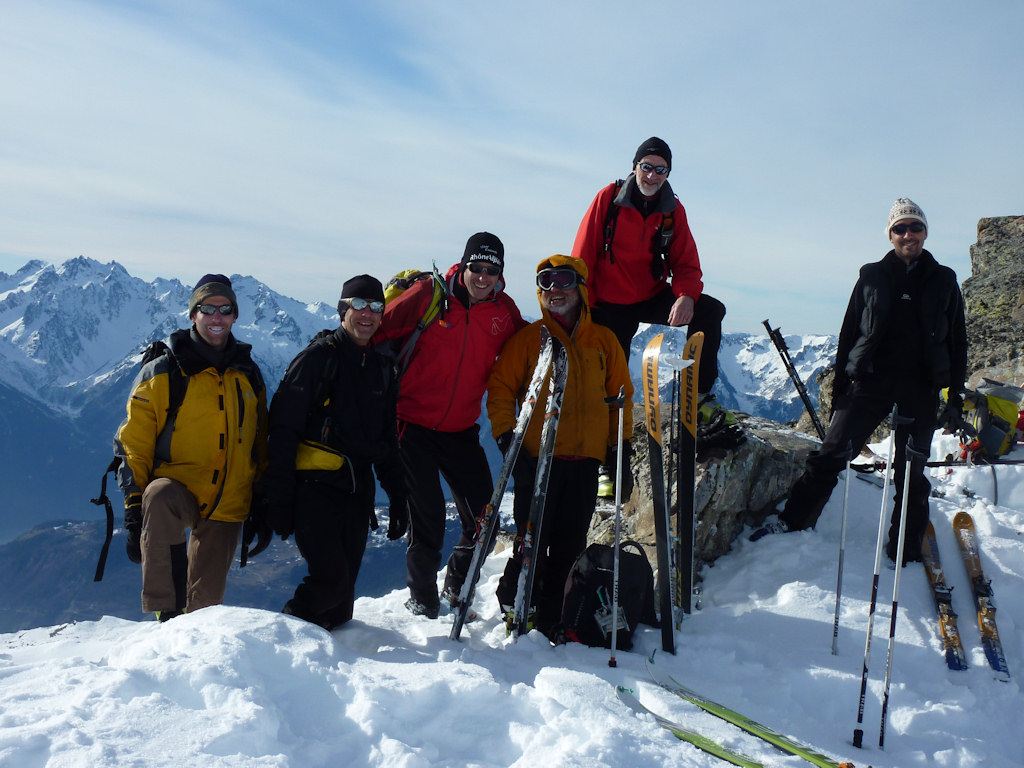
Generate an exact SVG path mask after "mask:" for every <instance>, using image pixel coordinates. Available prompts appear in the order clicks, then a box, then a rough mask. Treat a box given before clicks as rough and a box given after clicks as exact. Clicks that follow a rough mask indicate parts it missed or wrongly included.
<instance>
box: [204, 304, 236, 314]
mask: <svg viewBox="0 0 1024 768" xmlns="http://www.w3.org/2000/svg"><path fill="white" fill-rule="evenodd" d="M196 309H198V310H199V311H200V312H202V313H203V314H204V315H215V314H217V313H218V312H220V313H221V314H222V315H233V314H234V313H235V305H234V304H221V305H220V306H218V305H216V304H200V305H199V306H198V307H196Z"/></svg>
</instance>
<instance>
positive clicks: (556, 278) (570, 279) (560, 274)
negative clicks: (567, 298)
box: [537, 267, 585, 291]
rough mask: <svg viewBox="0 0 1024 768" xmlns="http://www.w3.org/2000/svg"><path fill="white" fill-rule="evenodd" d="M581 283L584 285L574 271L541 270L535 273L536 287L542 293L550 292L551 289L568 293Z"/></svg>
mask: <svg viewBox="0 0 1024 768" xmlns="http://www.w3.org/2000/svg"><path fill="white" fill-rule="evenodd" d="M581 283H583V284H585V282H584V280H583V278H582V277H580V273H579V272H577V271H576V270H575V269H566V268H564V267H563V268H559V269H542V270H541V271H540V272H538V273H537V287H538V288H540V289H541V290H542V291H550V290H551V289H552V288H557V289H558V290H560V291H570V290H572V289H573V288H575V287H576V286H577V285H578V284H581Z"/></svg>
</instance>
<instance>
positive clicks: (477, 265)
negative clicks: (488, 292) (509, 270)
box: [467, 261, 501, 277]
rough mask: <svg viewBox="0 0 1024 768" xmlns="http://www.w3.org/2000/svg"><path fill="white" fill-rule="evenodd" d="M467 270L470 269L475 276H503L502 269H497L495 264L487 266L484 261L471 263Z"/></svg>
mask: <svg viewBox="0 0 1024 768" xmlns="http://www.w3.org/2000/svg"><path fill="white" fill-rule="evenodd" d="M467 269H469V271H470V272H472V273H473V274H474V275H479V274H481V273H483V274H485V275H490V276H491V277H497V276H498V275H500V274H501V269H500V268H499V267H496V266H494V265H493V264H485V263H484V262H482V261H471V262H469V266H468V267H467Z"/></svg>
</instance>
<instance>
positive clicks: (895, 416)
mask: <svg viewBox="0 0 1024 768" xmlns="http://www.w3.org/2000/svg"><path fill="white" fill-rule="evenodd" d="M900 420H901V417H900V416H899V413H898V410H897V408H896V406H895V405H894V406H893V407H892V413H891V414H890V416H889V424H890V430H889V455H888V460H887V461H886V465H885V466H886V470H885V483H884V484H883V487H882V504H881V508H880V509H879V511H878V538H877V539H876V541H875V572H874V575H873V576H872V578H871V602H870V604H869V606H868V632H867V639H866V640H865V641H864V665H863V667H862V668H861V673H860V699H859V701H858V702H857V726H856V727H855V728H854V729H853V746H855V747H857V748H858V749H859V748H860V747H861V744H862V742H863V740H864V729H863V728H861V727H860V726H861V725H863V724H864V701H865V699H866V698H867V691H868V664H869V662H870V661H871V628H872V626H873V625H874V622H875V606H876V605H877V604H878V574H879V573H880V572H881V570H882V536H883V535H884V534H885V507H886V504H887V502H888V499H889V467H891V466H892V459H893V455H894V453H895V446H896V424H897V423H899V422H900ZM905 421H907V422H908V423H909V421H911V420H910V419H906V420H905Z"/></svg>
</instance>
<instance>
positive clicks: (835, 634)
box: [832, 443, 853, 656]
mask: <svg viewBox="0 0 1024 768" xmlns="http://www.w3.org/2000/svg"><path fill="white" fill-rule="evenodd" d="M852 459H853V443H847V444H846V490H845V492H844V494H843V522H842V525H841V526H840V531H839V572H838V573H837V574H836V615H835V618H834V619H833V620H832V655H833V656H836V655H837V654H838V653H839V604H840V601H841V600H842V594H843V559H844V558H845V557H846V512H847V509H848V508H849V506H850V461H851V460H852Z"/></svg>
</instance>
